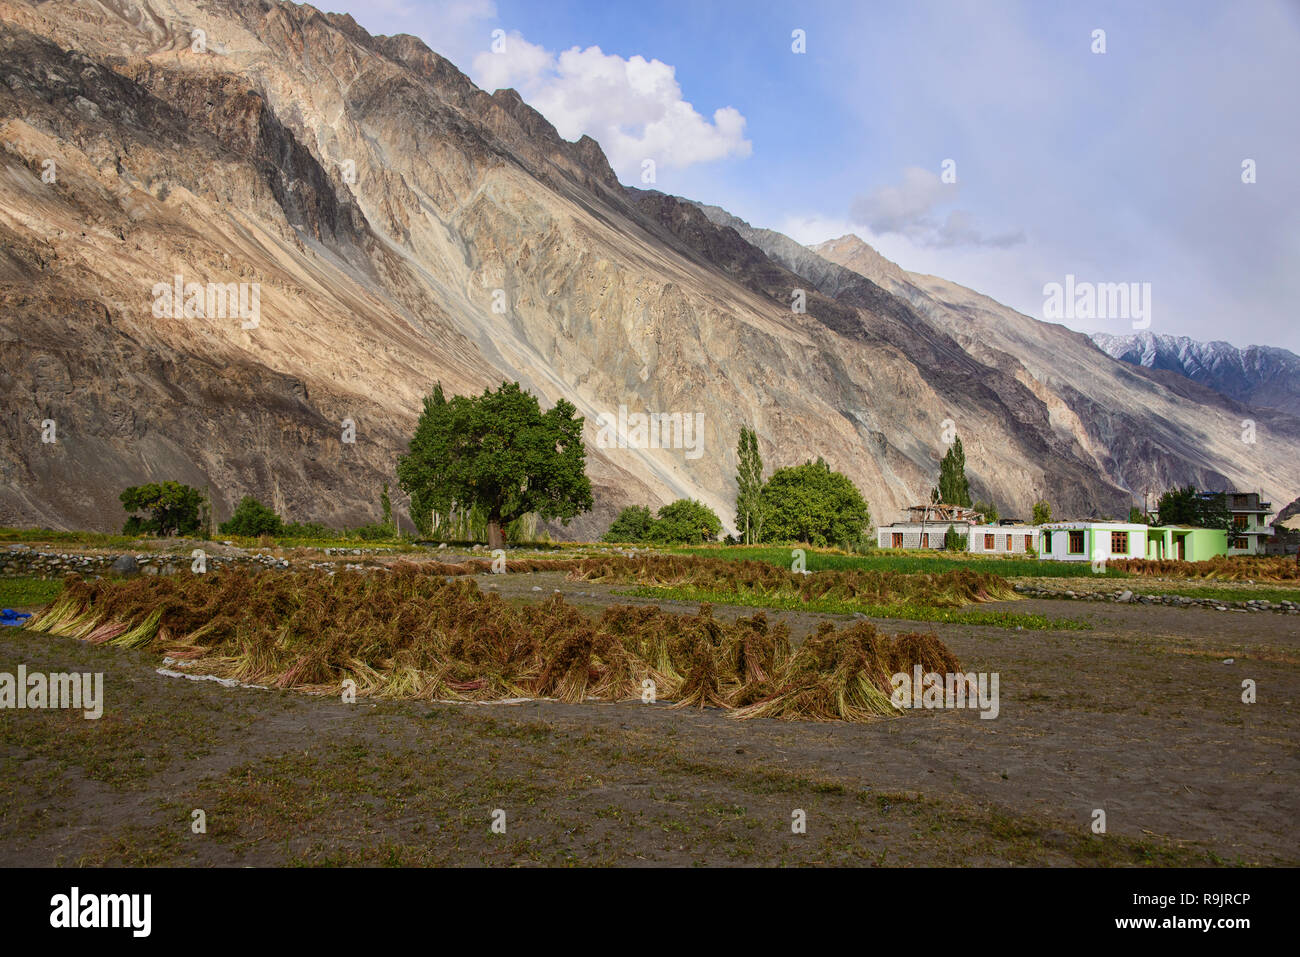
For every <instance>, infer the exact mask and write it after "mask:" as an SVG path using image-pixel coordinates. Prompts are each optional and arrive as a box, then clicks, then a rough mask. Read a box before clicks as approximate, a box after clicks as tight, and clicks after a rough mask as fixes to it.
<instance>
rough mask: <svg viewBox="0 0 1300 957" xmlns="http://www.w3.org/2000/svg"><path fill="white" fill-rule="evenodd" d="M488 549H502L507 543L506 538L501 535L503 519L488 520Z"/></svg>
mask: <svg viewBox="0 0 1300 957" xmlns="http://www.w3.org/2000/svg"><path fill="white" fill-rule="evenodd" d="M487 533H488V548H500V547H501V546H502V545H504V544H505V543H506V538H505V536H504V535H502V534H501V519H499V518H489V519H488V527H487Z"/></svg>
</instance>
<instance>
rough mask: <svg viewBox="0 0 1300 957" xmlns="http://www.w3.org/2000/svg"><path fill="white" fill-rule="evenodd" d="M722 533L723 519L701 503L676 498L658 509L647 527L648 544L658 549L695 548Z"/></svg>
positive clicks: (691, 499)
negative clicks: (653, 543) (648, 533)
mask: <svg viewBox="0 0 1300 957" xmlns="http://www.w3.org/2000/svg"><path fill="white" fill-rule="evenodd" d="M721 533H722V519H720V518H718V513H717V512H715V511H713V509H711V508H709V507H708V506H707V505H705V504H704V503H703V502H697V501H696V500H695V499H693V498H679V499H678V500H677V501H675V502H669V503H668V504H667V505H665V506H664V507H663V508H661V509H659V515H658V516H657V517H656V519H655V522H654V524H653V525H651V526H650V541H652V542H655V543H657V544H660V545H698V544H700V543H702V542H712V541H716V540H717V537H718V535H720V534H721Z"/></svg>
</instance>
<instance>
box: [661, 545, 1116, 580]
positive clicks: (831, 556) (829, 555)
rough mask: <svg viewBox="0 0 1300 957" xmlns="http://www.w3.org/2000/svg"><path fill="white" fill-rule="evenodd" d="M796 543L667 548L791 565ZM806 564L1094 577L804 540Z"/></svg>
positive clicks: (1064, 569) (1077, 570)
mask: <svg viewBox="0 0 1300 957" xmlns="http://www.w3.org/2000/svg"><path fill="white" fill-rule="evenodd" d="M792 550H793V549H792V547H784V546H774V545H733V546H699V547H688V548H673V549H669V551H671V552H673V553H675V554H678V555H704V556H708V557H710V558H725V559H730V560H731V561H744V560H746V559H748V560H751V561H760V562H768V563H769V564H772V565H777V566H780V567H781V568H789V567H790V563H791V560H792V559H791V554H790V553H791V551H792ZM804 552H805V554H806V559H805V561H806V563H807V568H808V570H809V571H810V572H818V571H844V570H848V569H857V570H861V571H882V572H907V573H917V572H921V573H925V574H941V573H943V572H950V571H954V570H956V569H958V568H969V569H971V570H973V571H978V572H992V573H993V574H994V575H1001V576H1002V577H1003V578H1089V577H1093V574H1092V568H1091V566H1089V565H1088V564H1086V563H1083V562H1040V561H1039V560H1038V559H1036V558H994V557H990V558H985V557H983V556H979V555H970V554H964V553H944V552H934V553H932V554H927V553H923V552H919V551H905V552H904V551H899V552H894V551H888V550H882V551H871V552H868V553H867V554H865V555H849V554H846V553H844V552H840V551H818V550H815V549H813V548H810V547H807V546H804ZM1096 577H1098V578H1103V577H1104V578H1127V577H1129V576H1128V575H1126V574H1125V573H1124V572H1121V571H1119V570H1117V569H1113V568H1107V569H1106V571H1105V572H1104V573H1103V574H1100V575H1097V576H1096Z"/></svg>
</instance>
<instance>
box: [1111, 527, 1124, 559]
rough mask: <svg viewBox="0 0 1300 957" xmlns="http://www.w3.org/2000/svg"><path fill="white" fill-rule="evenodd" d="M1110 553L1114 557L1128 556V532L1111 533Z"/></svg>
mask: <svg viewBox="0 0 1300 957" xmlns="http://www.w3.org/2000/svg"><path fill="white" fill-rule="evenodd" d="M1110 553H1111V554H1112V555H1127V554H1128V532H1111V533H1110Z"/></svg>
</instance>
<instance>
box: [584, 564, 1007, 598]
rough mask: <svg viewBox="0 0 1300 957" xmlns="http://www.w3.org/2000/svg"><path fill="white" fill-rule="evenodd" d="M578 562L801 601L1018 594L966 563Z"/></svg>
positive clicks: (616, 575)
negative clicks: (867, 566) (921, 567)
mask: <svg viewBox="0 0 1300 957" xmlns="http://www.w3.org/2000/svg"><path fill="white" fill-rule="evenodd" d="M576 564H577V566H578V567H577V568H575V569H574V570H572V571H571V572H570V573H569V577H570V578H572V579H574V580H576V581H589V582H628V583H636V584H638V585H651V586H653V585H666V586H678V585H688V586H692V587H695V588H701V589H706V590H709V591H714V592H733V593H736V594H750V595H760V596H763V597H770V598H787V597H792V598H798V599H801V600H803V601H817V600H823V599H831V600H836V601H842V602H854V601H857V602H861V603H863V604H870V605H893V604H899V605H901V604H907V603H911V602H924V603H925V604H928V605H933V606H936V607H941V608H957V607H960V606H962V605H967V604H971V603H973V602H985V601H1009V600H1013V599H1015V598H1016V597H1017V596H1016V593H1015V591H1014V590H1013V589H1012V587H1011V584H1010V583H1009V582H1008V581H1007V580H1006V579H1004V578H1000V577H999V576H997V575H993V574H990V573H988V572H975V571H970V570H968V569H957V570H954V571H947V572H942V573H940V574H905V573H903V572H893V571H863V570H857V569H848V570H842V571H822V572H818V573H817V574H815V575H804V574H800V573H798V572H793V571H787V570H785V569H781V568H777V567H776V566H774V565H771V564H769V563H767V562H760V561H742V562H735V561H725V560H723V559H719V558H700V557H698V556H683V555H647V556H642V557H636V558H597V559H587V560H584V561H580V562H577V563H576Z"/></svg>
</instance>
